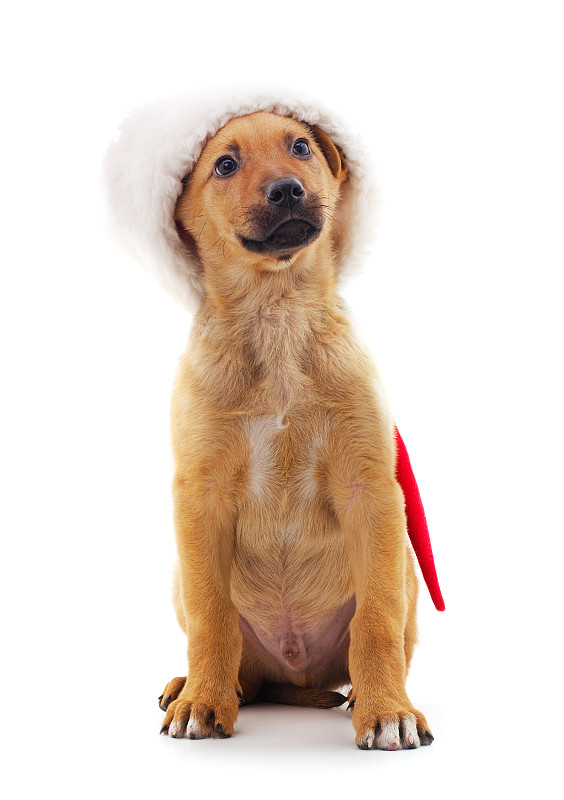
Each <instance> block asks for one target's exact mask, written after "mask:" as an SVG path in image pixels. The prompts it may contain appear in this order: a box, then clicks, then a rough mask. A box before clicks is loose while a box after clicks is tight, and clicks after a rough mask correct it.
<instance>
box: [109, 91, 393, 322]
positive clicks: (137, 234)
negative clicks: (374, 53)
mask: <svg viewBox="0 0 564 800" xmlns="http://www.w3.org/2000/svg"><path fill="white" fill-rule="evenodd" d="M255 111H271V112H274V113H275V114H281V115H283V116H288V117H294V118H295V119H297V120H300V121H302V122H306V123H309V124H311V125H314V124H315V125H319V126H320V127H321V128H323V130H324V131H325V132H326V133H327V134H328V135H329V136H330V137H331V139H333V141H334V142H335V144H337V145H339V147H341V149H342V150H343V153H344V155H345V158H346V160H347V164H348V168H349V176H350V180H349V181H347V183H346V184H344V187H346V188H344V189H343V191H344V193H345V194H347V195H348V197H347V198H346V200H345V199H343V201H342V202H343V205H344V204H345V202H346V205H347V209H346V213H341V214H339V219H340V221H341V222H342V228H339V238H340V242H339V248H338V252H337V254H336V264H337V270H338V274H339V277H342V276H344V275H347V274H350V273H351V272H355V271H357V270H358V268H359V266H360V264H361V262H362V260H363V257H364V256H365V253H366V247H367V244H368V243H369V241H370V239H371V237H372V234H373V232H374V229H375V220H376V205H377V199H378V198H377V190H376V182H375V178H374V173H373V170H372V168H371V166H370V163H369V157H368V155H367V153H365V152H364V151H363V150H362V147H361V145H360V142H359V139H358V136H357V135H356V133H355V131H354V130H351V128H350V127H347V126H346V125H345V124H344V122H343V121H342V120H341V119H339V118H338V117H337V116H335V114H333V113H332V112H329V111H328V110H327V109H326V108H325V107H324V106H322V105H321V104H320V103H317V102H315V103H314V102H311V101H310V100H307V99H306V98H305V97H303V96H302V94H301V93H299V92H296V91H291V90H289V89H287V88H285V87H278V86H270V87H267V88H257V87H256V86H241V87H235V88H234V87H229V86H225V87H222V88H220V89H219V90H217V89H214V90H210V89H208V90H206V91H205V92H203V91H201V92H199V93H194V92H190V93H184V94H180V95H176V96H174V97H170V98H166V99H163V100H159V101H157V102H155V103H153V104H151V105H148V106H145V107H142V108H139V109H137V110H135V111H133V112H132V113H131V114H130V115H129V116H128V117H126V119H125V120H124V121H123V123H122V125H121V127H120V132H119V135H118V137H117V140H116V141H115V142H113V143H112V144H111V145H110V146H109V148H108V151H107V153H106V157H105V159H104V164H103V179H104V184H105V189H106V194H107V201H108V216H109V223H110V227H111V229H112V232H113V233H114V235H115V236H116V238H117V239H118V240H119V242H120V243H121V244H122V246H123V247H124V248H125V249H126V250H127V251H128V252H130V253H131V255H133V256H134V257H135V258H136V259H138V260H139V261H141V262H142V263H143V264H144V265H145V266H146V267H147V268H148V269H149V270H150V271H151V272H152V273H153V274H154V276H155V278H156V279H157V280H158V282H159V283H160V284H161V286H162V287H163V288H164V289H165V290H166V291H168V292H169V294H170V295H171V296H172V297H174V298H175V300H177V301H179V302H180V303H181V304H182V305H184V306H185V307H186V308H188V309H189V310H191V311H193V310H195V309H196V308H197V307H198V306H199V305H200V303H201V300H202V285H201V280H200V274H201V267H200V264H199V263H198V262H197V261H196V259H195V258H194V257H193V256H191V255H190V253H189V252H188V250H187V248H186V247H185V245H184V244H183V242H182V241H181V240H180V238H179V236H178V233H177V231H176V226H175V223H174V210H175V206H176V201H177V200H178V197H179V196H180V194H181V192H182V188H183V186H182V183H181V181H182V178H184V176H185V175H186V174H187V173H189V172H190V171H191V170H192V169H193V167H194V165H195V163H196V161H197V160H198V157H199V155H200V153H201V151H202V149H203V147H204V145H205V144H206V142H207V141H208V139H210V138H211V137H212V136H214V135H215V134H216V133H217V131H218V130H219V129H220V128H222V127H223V126H224V125H225V124H226V123H227V122H229V120H231V119H233V118H235V117H241V116H245V115H247V114H252V113H254V112H255ZM339 210H340V211H343V209H339Z"/></svg>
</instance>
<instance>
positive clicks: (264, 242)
mask: <svg viewBox="0 0 564 800" xmlns="http://www.w3.org/2000/svg"><path fill="white" fill-rule="evenodd" d="M322 228H323V224H319V223H318V224H314V223H313V222H310V221H309V220H307V219H288V220H286V221H285V222H282V223H280V225H277V227H276V228H274V230H273V231H272V232H271V233H270V234H269V235H268V236H267V237H265V238H264V239H251V238H247V237H245V236H241V237H240V240H241V244H242V245H243V247H245V248H246V249H247V250H250V252H251V253H265V254H266V253H268V254H271V255H278V254H282V253H283V254H290V253H291V252H292V251H293V250H298V249H299V248H300V247H305V246H306V245H308V244H311V242H313V241H314V240H315V239H317V237H318V236H319V234H320V233H321V230H322Z"/></svg>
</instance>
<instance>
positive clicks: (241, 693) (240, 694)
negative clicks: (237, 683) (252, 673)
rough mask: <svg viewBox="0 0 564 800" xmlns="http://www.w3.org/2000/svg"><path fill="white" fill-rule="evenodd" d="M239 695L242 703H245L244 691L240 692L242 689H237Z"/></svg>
mask: <svg viewBox="0 0 564 800" xmlns="http://www.w3.org/2000/svg"><path fill="white" fill-rule="evenodd" d="M237 697H238V698H239V700H240V701H241V702H242V703H244V702H245V698H244V697H243V692H240V691H239V689H237Z"/></svg>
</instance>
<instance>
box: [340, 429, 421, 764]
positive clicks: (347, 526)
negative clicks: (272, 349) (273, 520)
mask: <svg viewBox="0 0 564 800" xmlns="http://www.w3.org/2000/svg"><path fill="white" fill-rule="evenodd" d="M339 438H340V441H341V442H347V445H346V446H345V447H344V448H343V447H342V445H341V447H340V449H339V450H338V451H336V452H335V456H334V460H333V467H332V470H331V477H330V489H331V495H332V499H333V503H334V506H335V510H336V512H337V515H338V518H339V520H340V524H341V526H342V529H343V532H344V536H345V546H346V550H347V554H348V558H349V562H350V567H351V572H352V576H353V581H354V587H355V594H356V604H357V610H356V613H355V615H354V617H353V619H352V621H351V626H350V649H349V671H350V676H351V682H352V691H351V695H350V702H351V705H352V713H353V723H354V726H355V729H356V744H357V745H358V747H360V748H361V749H364V750H367V749H380V750H399V749H411V748H415V747H417V746H419V745H420V744H430V743H431V741H432V736H431V734H430V732H429V729H428V726H427V721H426V720H425V717H424V716H423V714H421V712H419V711H417V710H416V709H415V708H414V707H413V706H412V704H411V702H410V700H409V698H408V696H407V693H406V689H405V679H406V673H407V669H406V659H405V650H404V637H405V626H406V619H407V595H406V533H405V515H404V502H403V494H402V491H401V488H400V487H399V485H398V484H397V482H396V480H395V478H394V464H393V449H392V447H389V448H388V447H387V446H385V447H382V448H380V449H379V450H377V449H376V448H374V449H371V448H367V447H365V446H363V445H360V444H359V443H360V442H362V441H370V439H371V438H372V440H373V439H374V438H375V437H374V436H373V435H372V436H370V431H366V433H365V434H364V435H361V436H360V437H357V436H351V432H350V431H348V434H347V435H346V436H343V437H339ZM355 444H356V448H355Z"/></svg>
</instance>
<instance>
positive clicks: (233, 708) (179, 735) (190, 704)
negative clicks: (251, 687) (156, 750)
mask: <svg viewBox="0 0 564 800" xmlns="http://www.w3.org/2000/svg"><path fill="white" fill-rule="evenodd" d="M188 691H189V690H188ZM187 695H188V696H189V694H188V692H187V691H186V688H185V689H184V690H183V691H182V692H181V693H180V695H179V697H178V699H176V700H173V701H172V702H170V704H169V705H168V708H167V712H166V716H165V718H164V722H163V726H162V728H161V733H168V735H169V736H172V737H173V738H174V739H183V738H186V739H207V738H209V737H210V736H211V737H213V738H215V739H227V738H229V736H231V735H232V734H233V726H234V723H235V720H236V719H237V712H238V709H239V697H238V693H236V691H235V690H234V691H233V693H232V695H233V696H231V694H229V695H221V696H219V697H214V698H201V699H198V700H192V699H186V698H187ZM194 696H195V695H194Z"/></svg>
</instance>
